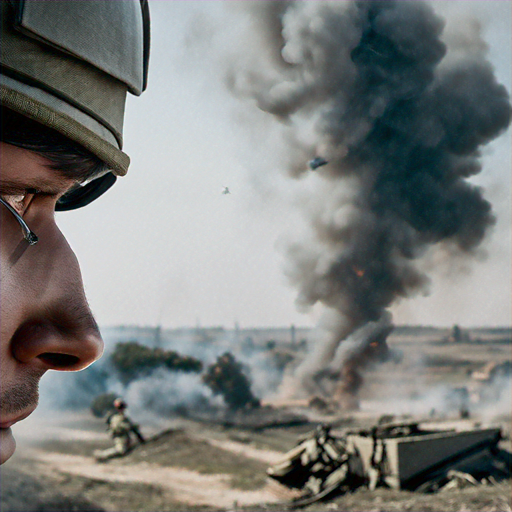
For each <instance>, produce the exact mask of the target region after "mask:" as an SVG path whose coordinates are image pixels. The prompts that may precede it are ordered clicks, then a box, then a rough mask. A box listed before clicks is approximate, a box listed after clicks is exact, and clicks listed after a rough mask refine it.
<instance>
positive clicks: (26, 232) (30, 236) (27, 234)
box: [0, 197, 39, 245]
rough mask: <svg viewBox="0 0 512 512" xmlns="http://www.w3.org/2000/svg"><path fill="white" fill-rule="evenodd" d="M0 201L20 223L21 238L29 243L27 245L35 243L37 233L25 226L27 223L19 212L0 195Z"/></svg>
mask: <svg viewBox="0 0 512 512" xmlns="http://www.w3.org/2000/svg"><path fill="white" fill-rule="evenodd" d="M0 203H2V204H3V205H4V206H5V207H6V208H7V209H8V210H9V211H10V212H11V213H12V214H13V215H14V217H15V218H16V220H17V221H18V222H19V223H20V226H21V229H22V230H23V238H24V239H25V240H26V241H27V242H28V243H29V245H35V244H37V241H38V240H39V238H38V237H37V235H36V234H35V233H34V232H33V231H32V230H31V229H30V228H29V227H28V226H27V223H26V222H25V221H24V220H23V218H22V217H21V216H20V214H19V213H18V212H17V211H16V210H15V209H14V208H13V207H12V206H11V205H10V204H9V203H7V202H6V201H4V200H3V199H2V198H1V197H0Z"/></svg>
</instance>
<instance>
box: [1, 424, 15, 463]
mask: <svg viewBox="0 0 512 512" xmlns="http://www.w3.org/2000/svg"><path fill="white" fill-rule="evenodd" d="M14 450H16V441H15V440H14V437H13V435H12V431H11V429H10V428H0V464H3V463H4V462H5V461H6V460H9V459H10V458H11V457H12V455H13V453H14Z"/></svg>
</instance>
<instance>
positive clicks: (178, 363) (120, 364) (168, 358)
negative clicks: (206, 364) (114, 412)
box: [110, 341, 203, 385]
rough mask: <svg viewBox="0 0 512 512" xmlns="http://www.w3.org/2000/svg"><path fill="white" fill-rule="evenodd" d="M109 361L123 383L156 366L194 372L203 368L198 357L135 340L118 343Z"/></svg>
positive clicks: (144, 373) (145, 374)
mask: <svg viewBox="0 0 512 512" xmlns="http://www.w3.org/2000/svg"><path fill="white" fill-rule="evenodd" d="M110 361H111V363H112V365H113V367H114V368H115V370H116V372H117V374H118V375H119V379H120V381H121V382H122V383H123V384H124V385H126V384H128V383H130V382H131V381H133V380H135V379H139V378H141V377H145V376H147V375H149V374H150V373H151V372H152V371H153V370H155V369H157V368H166V369H167V370H171V371H182V372H195V373H199V372H200V371H201V370H202V369H203V364H202V363H201V361H199V359H196V358H194V357H191V356H183V355H181V354H178V352H175V351H174V350H163V349H161V348H150V347H146V346H145V345H140V344H139V343H137V342H136V341H128V342H122V343H118V344H117V345H116V347H115V349H114V351H113V352H112V354H111V356H110Z"/></svg>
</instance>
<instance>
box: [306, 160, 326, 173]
mask: <svg viewBox="0 0 512 512" xmlns="http://www.w3.org/2000/svg"><path fill="white" fill-rule="evenodd" d="M328 163H329V162H328V161H327V160H326V159H325V158H322V157H321V156H317V157H316V158H313V160H310V161H309V162H308V165H309V168H310V169H311V170H312V171H316V170H317V169H318V168H319V167H322V165H327V164H328Z"/></svg>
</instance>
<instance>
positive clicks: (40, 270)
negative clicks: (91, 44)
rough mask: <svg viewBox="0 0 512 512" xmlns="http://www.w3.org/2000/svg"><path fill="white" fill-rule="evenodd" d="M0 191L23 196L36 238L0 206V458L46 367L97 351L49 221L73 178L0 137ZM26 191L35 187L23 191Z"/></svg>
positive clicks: (64, 366) (81, 361) (65, 254)
mask: <svg viewBox="0 0 512 512" xmlns="http://www.w3.org/2000/svg"><path fill="white" fill-rule="evenodd" d="M0 144H1V147H0V166H1V167H0V169H1V170H0V194H1V195H2V197H3V198H4V199H5V200H7V201H9V202H11V201H10V200H9V199H10V198H11V199H12V198H13V197H14V196H16V195H18V196H21V197H23V196H24V197H25V201H24V206H25V207H26V208H24V210H25V211H24V212H23V215H22V217H23V219H24V220H25V222H26V223H27V224H28V226H30V228H31V229H32V231H34V232H35V233H36V234H37V236H38V237H39V241H38V243H37V244H36V245H33V246H29V245H28V243H27V242H26V241H24V240H23V235H22V231H21V228H20V225H19V224H18V223H17V221H16V219H15V218H14V216H13V215H12V213H10V212H9V211H8V210H7V208H5V207H4V206H3V205H0V238H1V244H0V256H1V259H0V271H1V281H0V298H1V303H0V304H1V317H0V333H1V347H0V463H1V464H3V463H4V462H5V461H6V460H7V459H8V458H9V457H11V456H12V454H13V453H14V450H15V446H16V445H15V441H14V438H13V435H12V432H11V428H10V427H11V426H12V425H13V424H14V423H17V422H18V421H21V420H22V419H24V418H25V417H27V416H28V415H29V414H30V413H31V412H33V411H34V409H35V408H36V407H37V400H38V384H39V379H40V378H41V377H42V376H43V375H44V374H45V373H46V372H47V371H48V370H59V371H76V370H81V369H83V368H86V367H87V366H89V365H90V364H91V363H92V362H93V361H95V360H96V359H98V358H99V357H100V356H101V353H102V351H103V341H102V339H101V336H100V333H99V330H98V327H97V324H96V322H95V321H94V317H93V315H92V313H91V311H90V309H89V306H88V304H87V300H86V298H85V293H84V289H83V284H82V277H81V273H80V268H79V265H78V262H77V259H76V257H75V254H74V253H73V251H72V250H71V248H70V247H69V245H68V243H67V241H66V239H65V237H64V235H63V234H62V233H61V232H60V230H59V228H58V227H57V225H56V223H55V217H54V210H55V204H56V202H57V200H58V198H59V197H60V196H61V195H63V194H64V193H65V192H66V191H67V190H69V188H70V187H71V186H73V185H74V181H73V180H70V179H67V178H61V177H60V176H59V175H58V173H57V172H56V171H55V170H52V169H50V168H49V167H48V165H49V162H48V161H47V160H46V159H44V158H42V157H40V156H38V155H36V154H34V153H32V152H30V151H27V150H24V149H21V148H18V147H15V146H11V145H9V144H5V143H0ZM27 189H37V190H38V192H37V193H35V194H33V193H29V194H26V190H27Z"/></svg>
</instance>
